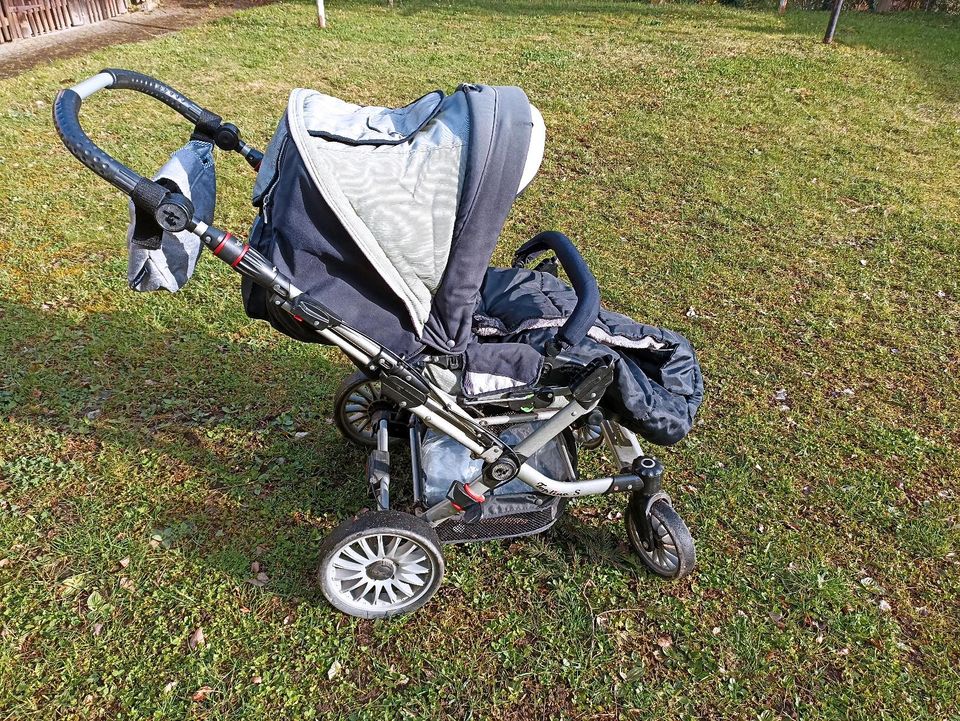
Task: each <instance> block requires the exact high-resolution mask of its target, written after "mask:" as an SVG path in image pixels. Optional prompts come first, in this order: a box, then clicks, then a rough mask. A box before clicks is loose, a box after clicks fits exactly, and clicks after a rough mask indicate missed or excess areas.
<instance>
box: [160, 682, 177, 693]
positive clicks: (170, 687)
mask: <svg viewBox="0 0 960 721" xmlns="http://www.w3.org/2000/svg"><path fill="white" fill-rule="evenodd" d="M176 687H177V682H176V681H171V682H170V683H168V684H167V685H166V686H164V687H163V692H164V693H170V692H171V691H173V689H175V688H176Z"/></svg>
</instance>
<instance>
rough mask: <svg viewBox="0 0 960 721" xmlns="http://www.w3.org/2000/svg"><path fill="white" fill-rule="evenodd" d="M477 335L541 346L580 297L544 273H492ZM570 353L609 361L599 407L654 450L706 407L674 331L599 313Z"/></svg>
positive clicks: (692, 362)
mask: <svg viewBox="0 0 960 721" xmlns="http://www.w3.org/2000/svg"><path fill="white" fill-rule="evenodd" d="M480 294H481V298H480V302H479V304H478V305H477V310H476V312H475V315H474V319H473V330H474V333H476V335H477V336H478V337H479V339H480V340H481V341H484V342H496V343H503V342H518V343H527V344H529V345H531V346H533V347H534V348H536V349H537V350H541V351H542V349H543V348H544V346H545V344H546V342H547V341H548V340H550V339H551V338H553V337H554V336H555V335H556V334H557V331H558V330H559V328H560V326H562V325H563V323H564V321H565V320H566V319H567V317H568V316H569V315H570V313H572V312H573V309H574V307H575V306H576V304H577V296H576V293H574V291H573V289H572V288H570V287H569V286H568V285H566V284H565V283H564V282H563V281H561V280H559V279H558V278H556V277H554V276H552V275H550V274H548V273H541V272H537V271H532V270H525V269H516V268H507V269H501V268H491V269H490V270H488V271H487V275H486V278H485V280H484V283H483V286H482V287H481V290H480ZM567 355H570V356H572V357H573V358H575V359H576V360H580V361H582V362H584V363H586V362H588V361H590V360H592V359H594V358H599V357H609V356H611V355H612V356H613V357H614V366H615V379H614V382H613V383H612V384H611V385H610V387H609V388H608V389H607V392H606V394H605V395H604V397H603V399H602V401H601V406H602V408H603V409H604V410H605V411H607V413H608V414H611V415H612V416H614V417H616V419H617V420H618V421H619V422H620V423H621V424H622V425H624V426H625V427H627V428H629V429H630V430H632V431H634V432H635V433H637V434H639V435H640V436H642V437H643V438H645V439H646V440H647V441H649V442H651V443H656V444H657V445H662V446H666V445H671V444H673V443H676V442H677V441H679V440H680V439H682V438H683V437H684V436H686V435H687V433H689V432H690V428H691V426H692V425H693V417H694V415H695V414H696V412H697V409H698V408H699V407H700V403H701V402H702V401H703V375H702V373H701V372H700V364H699V363H698V362H697V356H696V353H695V352H694V350H693V346H692V345H691V344H690V342H689V341H688V340H687V339H686V338H684V337H683V336H682V335H680V334H679V333H675V332H673V331H671V330H666V329H664V328H656V327H654V326H649V325H644V324H643V323H638V322H637V321H635V320H632V319H631V318H628V317H627V316H624V315H621V314H619V313H614V312H612V311H608V310H605V309H601V311H600V315H599V317H598V318H597V322H596V323H595V324H594V326H593V328H591V329H590V332H589V334H588V336H587V338H585V339H584V340H583V341H581V342H580V343H579V344H578V345H576V346H575V347H574V348H571V349H570V350H569V351H567Z"/></svg>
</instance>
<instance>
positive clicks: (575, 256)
mask: <svg viewBox="0 0 960 721" xmlns="http://www.w3.org/2000/svg"><path fill="white" fill-rule="evenodd" d="M548 250H549V251H553V252H554V254H555V255H556V256H557V260H559V261H560V265H562V266H563V269H564V270H565V271H566V273H567V276H568V277H569V278H570V282H571V283H572V284H573V289H574V291H576V293H577V305H576V307H575V308H574V309H573V313H571V314H570V317H569V318H567V320H566V322H565V323H564V324H563V327H562V328H560V330H559V332H558V333H557V340H559V341H560V342H561V343H563V344H564V345H565V346H566V347H569V346H573V345H576V344H577V343H579V342H580V341H582V340H583V339H584V338H585V337H586V335H587V331H589V330H590V328H592V327H593V324H594V323H595V322H596V320H597V316H598V315H599V314H600V288H599V286H597V279H596V278H594V277H593V273H591V272H590V267H589V266H588V265H587V262H586V261H585V260H584V259H583V256H582V255H580V252H579V251H578V250H577V248H576V246H575V245H574V244H573V243H572V242H571V241H570V239H569V238H568V237H567V236H565V235H564V234H563V233H558V232H557V231H555V230H548V231H546V232H544V233H540V234H539V235H536V236H534V237H533V238H531V239H530V240H528V241H527V242H526V243H524V244H523V245H522V246H520V247H519V248H518V249H517V252H516V254H515V255H514V262H513V265H514V267H515V268H516V267H522V266H523V265H525V264H526V263H528V262H529V261H530V260H531V259H532V258H533V257H535V256H537V255H540V254H541V253H544V252H546V251H548Z"/></svg>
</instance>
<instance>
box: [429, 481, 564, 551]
mask: <svg viewBox="0 0 960 721" xmlns="http://www.w3.org/2000/svg"><path fill="white" fill-rule="evenodd" d="M523 495H524V496H528V498H526V499H525V498H523V497H522V496H521V495H519V494H518V495H516V496H511V497H509V498H510V500H509V501H508V502H509V504H510V508H509V509H504V508H498V506H499V505H501V503H500V499H498V498H491V499H489V500H488V501H486V502H485V503H484V506H487V504H493V505H491V506H489V507H485V508H484V515H483V517H482V518H480V519H479V520H477V521H474V522H472V523H467V522H465V521H464V520H463V519H462V518H449V519H447V520H446V521H444V522H443V523H441V524H440V525H439V526H437V527H436V531H437V535H438V536H440V541H441V542H443V543H473V542H475V541H492V540H496V539H500V538H517V537H519V536H531V535H533V534H535V533H542V532H543V531H546V530H547V529H549V528H550V527H551V526H552V525H553V524H554V523H556V522H557V520H558V519H559V518H560V514H561V513H562V512H563V507H564V505H566V504H565V503H564V501H565V500H566V499H563V498H545V497H544V496H540V495H538V494H532V493H530V494H523ZM518 504H523V506H525V507H528V508H529V510H519V508H521V507H520V506H518Z"/></svg>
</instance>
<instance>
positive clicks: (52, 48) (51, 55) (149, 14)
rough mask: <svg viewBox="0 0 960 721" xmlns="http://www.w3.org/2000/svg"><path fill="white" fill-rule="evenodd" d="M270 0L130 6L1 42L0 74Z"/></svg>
mask: <svg viewBox="0 0 960 721" xmlns="http://www.w3.org/2000/svg"><path fill="white" fill-rule="evenodd" d="M272 1H273V0H224V1H223V2H209V1H208V2H203V1H202V0H162V4H158V6H157V7H156V8H155V9H153V10H150V11H146V10H139V9H136V10H131V11H130V12H128V13H127V14H125V15H118V16H117V17H115V18H110V19H109V20H104V21H102V22H99V23H94V24H92V25H81V26H79V27H75V28H67V29H66V30H58V31H56V32H52V33H47V34H46V35H38V36H36V37H32V38H26V39H25V40H18V41H16V42H13V43H4V44H2V45H0V78H9V77H13V76H14V75H19V74H20V73H22V72H24V71H25V70H29V69H30V68H32V67H35V66H37V65H42V64H43V63H48V62H50V61H51V60H59V59H61V58H69V57H73V56H74V55H82V54H83V53H87V52H90V51H92V50H98V49H100V48H104V47H107V46H108V45H118V44H120V43H134V42H141V41H143V40H149V39H150V38H154V37H157V36H158V35H166V34H167V33H173V32H177V31H178V30H183V29H184V28H188V27H192V26H193V25H199V24H200V23H204V22H207V21H208V20H214V19H216V18H220V17H223V16H225V15H229V14H231V13H234V12H236V11H237V10H243V9H245V8H250V7H256V6H258V5H267V4H269V3H270V2H272Z"/></svg>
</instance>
